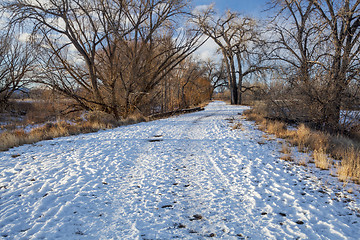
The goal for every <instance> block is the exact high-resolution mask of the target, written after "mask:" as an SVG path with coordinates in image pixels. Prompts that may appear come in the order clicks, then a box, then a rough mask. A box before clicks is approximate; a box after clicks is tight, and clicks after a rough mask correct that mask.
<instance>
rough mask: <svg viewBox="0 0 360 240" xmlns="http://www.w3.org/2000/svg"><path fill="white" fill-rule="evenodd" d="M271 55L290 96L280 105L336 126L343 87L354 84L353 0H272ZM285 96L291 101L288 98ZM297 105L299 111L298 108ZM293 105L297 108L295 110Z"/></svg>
mask: <svg viewBox="0 0 360 240" xmlns="http://www.w3.org/2000/svg"><path fill="white" fill-rule="evenodd" d="M274 4H275V5H276V7H277V8H278V9H279V10H278V15H277V16H276V18H275V19H274V20H273V25H272V26H271V30H273V32H274V33H275V34H274V36H273V39H274V40H273V41H272V44H273V46H274V48H273V49H272V51H273V52H272V57H273V59H274V60H277V63H278V65H277V67H278V69H279V71H280V74H279V75H280V76H281V77H280V78H281V79H282V80H283V81H285V82H286V83H287V84H288V87H289V90H290V92H291V94H292V95H290V96H288V97H287V100H286V101H285V102H284V103H283V104H282V105H281V106H282V108H284V107H285V106H284V105H286V107H285V108H287V110H289V111H283V112H282V113H283V114H284V115H287V114H289V113H294V112H296V111H298V112H301V114H302V115H303V116H304V115H305V118H306V119H308V120H311V121H314V122H316V123H318V125H319V126H322V127H324V128H337V127H338V125H339V119H340V110H341V107H342V106H343V103H344V100H345V99H349V96H347V93H350V92H353V91H349V87H351V86H355V85H358V84H357V82H358V74H359V50H360V48H359V37H360V28H359V27H360V15H359V10H360V7H359V4H360V1H358V0H356V1H355V0H353V1H350V0H345V1H330V0H324V1H318V0H297V1H294V0H281V1H274ZM290 99H291V100H290ZM288 105H292V106H302V107H303V109H302V110H301V111H299V107H295V108H294V107H291V106H290V107H289V106H288ZM296 109H297V110H296Z"/></svg>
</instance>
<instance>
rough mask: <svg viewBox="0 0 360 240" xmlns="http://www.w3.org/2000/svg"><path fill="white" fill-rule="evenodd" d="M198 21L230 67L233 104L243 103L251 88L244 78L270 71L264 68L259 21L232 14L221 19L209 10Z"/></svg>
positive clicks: (229, 79)
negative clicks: (243, 97)
mask: <svg viewBox="0 0 360 240" xmlns="http://www.w3.org/2000/svg"><path fill="white" fill-rule="evenodd" d="M194 22H195V23H196V24H197V25H198V27H199V28H200V29H201V31H202V32H203V33H204V34H205V35H206V36H208V37H209V38H211V39H212V40H213V41H214V42H215V43H216V44H217V45H218V47H219V51H220V52H221V53H222V56H223V60H224V62H225V66H226V72H227V77H228V82H229V88H230V92H231V104H241V103H242V98H241V96H242V93H243V92H244V91H246V90H249V89H251V88H249V87H248V88H245V87H244V85H243V81H244V78H245V77H248V76H250V75H252V74H254V73H257V72H261V71H263V70H266V69H268V68H267V67H264V66H262V62H261V60H262V57H261V55H262V54H263V52H261V51H258V50H260V49H261V47H260V46H261V45H262V43H263V41H261V40H260V33H259V32H258V29H257V28H258V26H257V22H256V20H255V19H252V18H249V17H242V16H240V15H239V14H238V13H235V12H231V11H227V12H226V13H225V15H223V16H221V17H217V15H216V12H215V11H213V9H212V8H209V9H207V10H206V11H204V12H201V13H198V14H197V16H196V17H195V19H194ZM256 50H257V51H258V52H256Z"/></svg>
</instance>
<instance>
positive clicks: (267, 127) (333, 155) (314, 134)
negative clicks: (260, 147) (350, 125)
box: [244, 110, 360, 183]
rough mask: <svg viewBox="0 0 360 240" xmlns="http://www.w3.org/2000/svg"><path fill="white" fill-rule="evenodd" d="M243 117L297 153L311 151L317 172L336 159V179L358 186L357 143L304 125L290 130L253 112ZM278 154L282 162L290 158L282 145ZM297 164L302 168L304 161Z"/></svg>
mask: <svg viewBox="0 0 360 240" xmlns="http://www.w3.org/2000/svg"><path fill="white" fill-rule="evenodd" d="M244 115H245V116H246V117H247V119H248V120H250V121H255V122H256V124H257V125H258V128H259V129H261V130H263V131H265V132H267V133H268V134H274V135H276V137H279V138H283V139H286V140H287V141H288V142H289V143H291V144H292V145H293V146H297V147H298V149H299V151H302V152H310V151H312V156H313V159H314V163H315V166H316V167H319V168H320V169H329V168H330V166H331V165H332V164H333V160H332V159H337V160H339V163H338V164H337V165H336V167H337V176H338V178H339V180H340V181H349V180H352V181H354V182H357V183H360V144H359V142H357V141H356V140H352V139H350V138H347V137H345V136H339V135H331V134H329V133H324V132H320V131H316V130H312V129H311V128H309V127H307V126H306V125H304V124H300V125H299V126H298V127H297V128H296V129H293V130H289V129H288V127H287V126H286V124H285V123H283V122H280V121H275V120H269V119H266V118H265V117H264V116H263V115H262V114H260V113H259V112H257V111H255V110H248V111H245V112H244ZM281 152H282V153H283V154H284V156H282V157H281V158H282V159H284V160H287V161H289V160H290V159H292V158H290V156H289V152H290V150H289V149H288V146H287V145H286V143H283V147H282V150H281ZM299 164H300V165H305V164H306V160H304V159H302V160H301V161H300V162H299Z"/></svg>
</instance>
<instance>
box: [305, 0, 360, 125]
mask: <svg viewBox="0 0 360 240" xmlns="http://www.w3.org/2000/svg"><path fill="white" fill-rule="evenodd" d="M309 1H310V2H311V3H313V4H314V6H315V7H316V12H317V15H318V18H319V20H320V21H321V23H322V24H324V26H325V27H326V34H328V36H329V40H330V41H329V44H330V46H331V49H332V51H331V52H330V54H329V62H328V63H329V66H324V70H325V72H326V77H327V78H328V79H329V80H328V81H327V82H326V87H325V91H326V93H327V96H328V97H327V98H326V99H324V101H323V103H324V107H323V109H322V111H323V116H324V121H325V123H326V125H328V126H329V127H337V126H338V124H339V120H340V110H341V105H342V99H343V98H344V92H345V91H346V90H347V88H348V87H349V85H350V83H351V82H353V81H354V80H355V81H357V79H356V78H357V76H358V75H359V73H360V68H359V67H360V61H359V60H360V59H359V53H360V41H359V38H360V0H341V1H340V0H337V1H333V0H323V1H318V0H309ZM319 64H320V65H322V66H323V64H321V63H319Z"/></svg>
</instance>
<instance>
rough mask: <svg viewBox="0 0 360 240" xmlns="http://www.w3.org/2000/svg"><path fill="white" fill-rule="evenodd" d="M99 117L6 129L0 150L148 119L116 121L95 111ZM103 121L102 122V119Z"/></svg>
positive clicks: (0, 140)
mask: <svg viewBox="0 0 360 240" xmlns="http://www.w3.org/2000/svg"><path fill="white" fill-rule="evenodd" d="M96 114H97V115H98V117H99V118H96V117H93V118H92V119H89V120H88V121H81V122H78V123H76V124H70V123H68V122H66V121H59V122H56V123H46V124H44V125H42V126H40V127H35V128H33V129H31V130H30V131H29V132H25V131H24V130H22V129H18V130H12V131H4V132H2V133H1V134H0V151H6V150H8V149H9V148H12V147H17V146H20V145H24V144H31V143H35V142H38V141H42V140H50V139H53V138H57V137H63V136H70V135H76V134H80V133H90V132H96V131H99V130H101V129H107V128H113V127H117V126H121V125H129V124H134V123H138V122H143V121H146V119H145V118H144V117H140V116H131V117H129V118H128V119H125V120H122V121H115V120H114V119H112V118H102V117H103V115H102V114H99V113H95V115H96ZM100 119H102V120H103V122H101V120H100Z"/></svg>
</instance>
